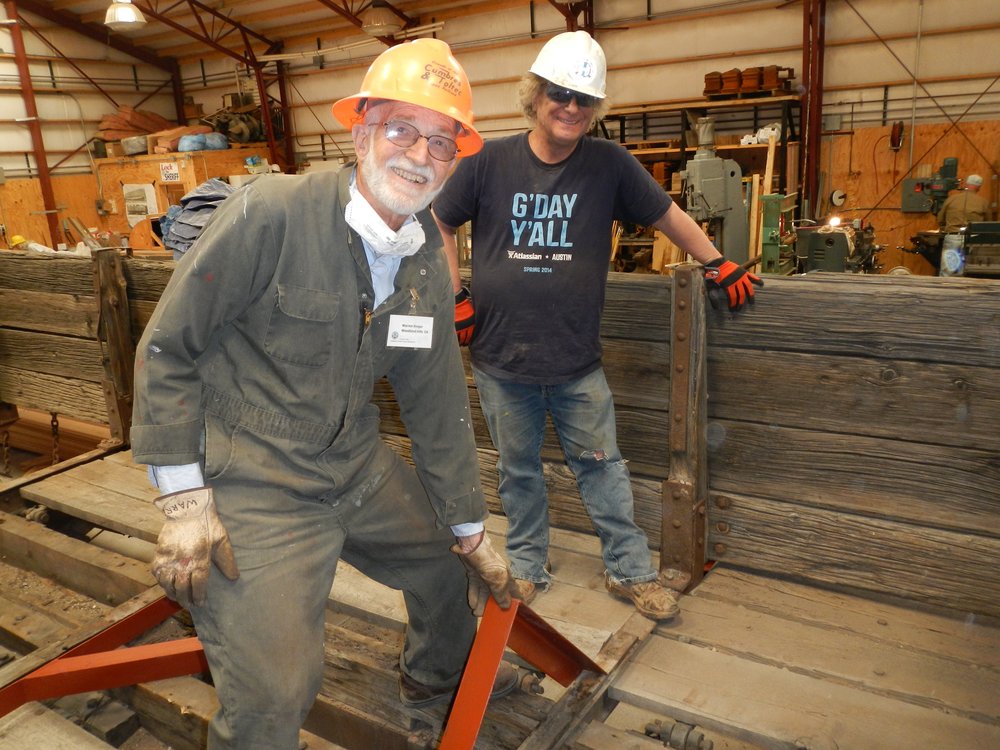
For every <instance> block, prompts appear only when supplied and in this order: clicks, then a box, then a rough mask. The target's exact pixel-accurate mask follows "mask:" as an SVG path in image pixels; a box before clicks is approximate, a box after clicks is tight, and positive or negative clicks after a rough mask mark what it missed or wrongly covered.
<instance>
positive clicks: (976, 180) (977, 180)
mask: <svg viewBox="0 0 1000 750" xmlns="http://www.w3.org/2000/svg"><path fill="white" fill-rule="evenodd" d="M965 184H966V185H982V184H983V178H982V177H980V176H979V175H977V174H970V175H969V176H968V177H966V178H965Z"/></svg>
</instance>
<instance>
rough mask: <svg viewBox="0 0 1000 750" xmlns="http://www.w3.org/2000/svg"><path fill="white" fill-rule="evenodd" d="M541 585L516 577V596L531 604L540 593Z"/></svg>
mask: <svg viewBox="0 0 1000 750" xmlns="http://www.w3.org/2000/svg"><path fill="white" fill-rule="evenodd" d="M540 589H542V587H541V585H539V584H537V583H535V582H534V581H526V580H524V579H523V578H515V579H514V590H515V592H516V593H515V594H514V595H515V596H516V597H517V598H518V599H520V600H521V601H522V602H524V603H525V604H531V603H532V602H533V601H534V600H535V597H536V596H537V595H538V592H539V590H540Z"/></svg>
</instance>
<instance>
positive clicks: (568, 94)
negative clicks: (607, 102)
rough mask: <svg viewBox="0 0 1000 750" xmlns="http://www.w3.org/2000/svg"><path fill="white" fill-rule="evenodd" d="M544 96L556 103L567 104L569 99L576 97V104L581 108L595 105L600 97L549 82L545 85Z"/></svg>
mask: <svg viewBox="0 0 1000 750" xmlns="http://www.w3.org/2000/svg"><path fill="white" fill-rule="evenodd" d="M545 96H547V97H548V98H549V99H551V100H552V101H554V102H555V103H556V104H569V103H570V100H572V99H576V106H578V107H580V108H581V109H589V108H591V107H596V106H597V103H598V102H599V101H600V99H598V98H597V97H596V96H590V95H588V94H581V93H580V92H579V91H574V90H573V89H567V88H563V87H562V86H556V85H555V84H554V83H550V84H549V85H548V86H546V87H545Z"/></svg>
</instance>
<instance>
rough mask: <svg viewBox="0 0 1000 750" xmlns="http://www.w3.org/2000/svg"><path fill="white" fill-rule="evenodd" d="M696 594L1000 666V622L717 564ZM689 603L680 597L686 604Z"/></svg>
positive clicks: (976, 664)
mask: <svg viewBox="0 0 1000 750" xmlns="http://www.w3.org/2000/svg"><path fill="white" fill-rule="evenodd" d="M691 597H692V598H698V599H709V600H713V601H716V600H717V601H725V602H729V603H732V604H735V605H739V606H742V607H745V608H747V609H749V610H753V611H757V612H763V613H769V614H774V613H780V614H781V616H782V617H784V618H785V619H786V620H789V621H791V622H796V623H803V624H805V625H810V626H813V627H816V628H820V629H824V630H831V631H835V632H839V631H845V632H847V633H850V634H860V635H862V636H866V637H868V638H873V639H877V640H881V641H884V642H886V643H891V644H893V648H895V649H902V650H904V651H906V652H909V653H916V654H927V655H931V656H935V657H941V658H945V659H948V660H949V661H951V662H952V663H955V664H958V663H964V664H966V665H968V666H969V667H970V669H972V671H973V672H978V670H979V669H980V668H985V669H988V670H992V671H993V672H997V671H1000V622H996V621H993V622H983V621H982V620H983V618H978V620H979V621H977V618H974V617H962V616H959V615H957V614H952V615H948V614H940V613H935V612H930V611H927V610H925V609H916V608H914V607H912V606H899V605H897V604H891V603H888V602H885V601H881V600H879V599H868V598H861V597H857V596H849V595H847V594H843V593H841V592H838V591H831V590H829V589H823V588H819V587H817V586H807V585H804V584H802V583H795V582H794V581H788V580H783V579H780V578H774V577H772V576H762V575H755V574H753V573H750V572H749V571H746V570H740V569H737V568H730V567H728V566H726V565H716V566H715V567H713V568H712V571H711V572H710V573H709V574H708V576H707V577H706V579H705V581H704V582H703V583H702V584H701V585H700V586H698V588H696V589H695V590H694V591H693V592H692V593H691ZM687 603H688V600H687V598H685V599H683V600H682V601H681V608H682V609H683V608H684V606H685V605H686V604H687Z"/></svg>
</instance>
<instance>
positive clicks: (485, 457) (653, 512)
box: [382, 434, 663, 549]
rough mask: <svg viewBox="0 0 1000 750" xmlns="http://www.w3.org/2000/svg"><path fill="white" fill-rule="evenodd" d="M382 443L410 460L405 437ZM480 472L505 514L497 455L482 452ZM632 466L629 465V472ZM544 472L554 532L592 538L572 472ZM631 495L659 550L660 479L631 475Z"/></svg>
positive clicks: (494, 504)
mask: <svg viewBox="0 0 1000 750" xmlns="http://www.w3.org/2000/svg"><path fill="white" fill-rule="evenodd" d="M382 438H383V440H385V442H386V443H388V444H389V445H390V446H392V447H393V448H394V449H395V450H397V451H398V452H399V453H400V455H402V456H403V457H404V458H406V459H407V460H409V459H410V444H409V440H408V439H407V438H405V437H398V436H395V435H387V434H383V435H382ZM478 454H479V470H480V480H481V482H482V489H483V493H484V494H485V495H486V502H487V504H488V505H489V507H490V510H491V511H493V512H494V513H503V507H502V506H501V504H500V498H499V496H498V495H497V472H496V463H497V453H496V451H494V450H490V449H480V450H479V451H478ZM632 469H633V464H632V462H629V470H630V471H632ZM542 470H543V471H544V472H545V482H546V485H547V487H548V493H549V515H550V521H551V524H552V527H553V529H555V528H563V529H566V530H568V531H573V532H581V533H583V534H587V535H593V533H594V526H593V524H592V523H591V522H590V517H589V516H588V515H587V513H586V510H585V509H584V507H583V501H582V500H581V499H580V493H579V491H578V490H577V487H576V479H575V478H574V477H573V473H572V472H571V471H570V470H569V468H568V467H567V466H566V465H565V463H563V462H562V460H559V461H558V462H552V461H549V460H544V461H543V463H542ZM631 481H632V495H633V499H634V502H635V522H636V524H637V525H638V526H639V528H641V529H642V530H643V531H645V532H646V537H647V541H648V543H649V546H650V548H651V549H659V545H660V515H661V513H662V510H661V506H662V502H663V499H662V498H663V493H662V491H661V483H660V481H659V480H657V479H648V478H646V476H642V475H639V474H638V473H636V472H633V473H632V478H631Z"/></svg>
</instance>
